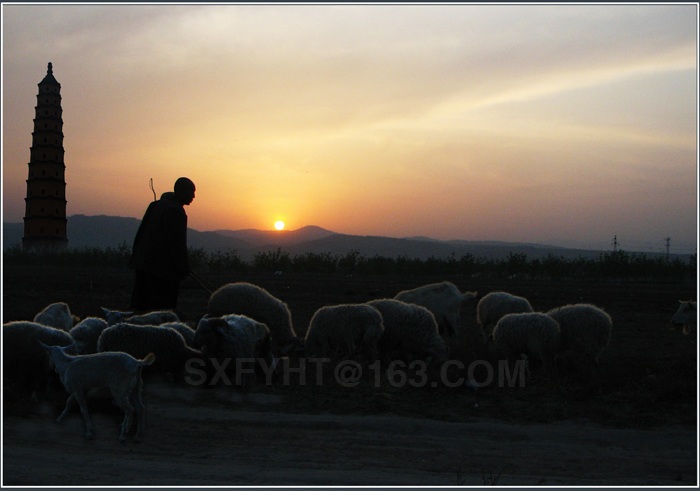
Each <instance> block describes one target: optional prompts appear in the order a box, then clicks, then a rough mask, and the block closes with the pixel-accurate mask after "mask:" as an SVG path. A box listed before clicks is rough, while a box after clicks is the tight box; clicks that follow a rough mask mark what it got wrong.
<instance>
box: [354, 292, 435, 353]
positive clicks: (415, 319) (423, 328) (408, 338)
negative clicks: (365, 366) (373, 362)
mask: <svg viewBox="0 0 700 491" xmlns="http://www.w3.org/2000/svg"><path fill="white" fill-rule="evenodd" d="M367 304H368V305H371V306H372V307H374V308H376V309H377V310H379V312H380V313H381V314H382V319H383V323H384V334H383V335H382V337H381V340H380V343H379V346H380V351H381V353H382V355H383V356H384V357H386V358H389V359H396V358H401V359H403V360H404V361H412V360H416V359H418V360H425V359H426V358H428V357H432V358H434V359H435V360H436V362H437V363H442V362H445V361H447V345H446V343H445V340H444V339H443V338H442V336H440V333H439V332H438V325H437V321H436V320H435V316H434V315H433V314H432V312H430V311H429V310H428V309H426V308H425V307H421V306H420V305H415V304H409V303H405V302H402V301H400V300H396V299H391V298H384V299H379V300H372V301H370V302H367Z"/></svg>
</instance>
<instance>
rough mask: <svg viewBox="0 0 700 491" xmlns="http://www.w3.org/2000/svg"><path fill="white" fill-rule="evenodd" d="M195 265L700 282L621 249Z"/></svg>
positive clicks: (113, 261) (117, 263) (203, 265)
mask: <svg viewBox="0 0 700 491" xmlns="http://www.w3.org/2000/svg"><path fill="white" fill-rule="evenodd" d="M130 255H131V247H130V246H128V245H127V244H126V243H122V244H121V245H119V246H118V247H116V248H110V247H107V248H81V249H71V248H68V249H64V250H60V251H51V252H49V251H31V250H30V251H25V250H23V249H22V248H21V247H20V246H16V247H13V248H8V249H6V250H5V251H4V253H3V257H4V261H6V262H12V263H13V264H20V265H21V264H34V265H41V264H45V265H47V266H48V265H55V264H65V265H80V266H108V267H127V265H128V261H129V257H130ZM189 258H190V266H191V268H192V269H193V270H196V271H216V272H270V273H276V274H285V273H324V274H338V275H345V276H347V275H357V276H363V275H367V276H370V275H399V276H400V275H445V276H453V275H464V276H467V277H480V276H483V277H494V278H523V279H579V280H583V279H591V280H604V279H611V280H631V281H632V280H633V281H660V280H661V281H673V282H675V281H696V279H697V254H693V255H691V256H688V257H682V256H673V257H667V256H662V255H661V256H660V255H655V256H647V255H646V254H644V253H634V252H627V251H624V250H616V251H610V252H601V253H600V254H599V255H598V257H594V258H585V257H582V256H579V257H576V258H574V259H571V258H565V257H563V256H558V255H556V254H553V253H550V254H548V255H547V256H545V257H542V258H528V257H527V254H525V253H509V254H508V255H507V256H506V257H504V258H500V259H494V258H486V257H482V256H474V255H473V254H470V253H466V254H464V255H462V256H461V257H457V256H456V255H452V256H450V257H446V258H437V257H430V258H426V259H418V258H410V257H404V256H398V257H384V256H378V255H375V256H372V257H368V256H365V255H363V254H361V252H360V251H357V250H353V251H351V252H348V253H346V254H331V253H314V252H307V253H303V254H296V255H291V254H290V253H288V252H286V251H284V250H282V249H281V248H277V249H274V250H267V251H262V252H258V253H257V254H255V256H254V257H253V259H252V260H251V261H246V260H243V259H242V258H241V256H240V255H239V254H238V253H237V251H236V250H235V249H229V250H224V251H215V252H207V251H205V250H204V249H201V248H190V249H189Z"/></svg>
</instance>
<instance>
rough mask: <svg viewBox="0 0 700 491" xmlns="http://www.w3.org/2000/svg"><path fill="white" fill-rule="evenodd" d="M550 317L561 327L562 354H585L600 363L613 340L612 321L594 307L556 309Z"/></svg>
mask: <svg viewBox="0 0 700 491" xmlns="http://www.w3.org/2000/svg"><path fill="white" fill-rule="evenodd" d="M548 314H549V315H550V316H551V317H552V318H553V319H554V320H556V321H557V322H558V323H559V326H560V327H561V338H562V339H561V351H562V352H564V353H565V352H570V353H574V354H576V355H583V356H586V357H588V358H590V359H591V360H592V361H593V362H595V363H597V362H598V360H599V359H600V355H601V353H602V352H603V350H604V349H605V347H606V346H607V345H608V342H609V341H610V333H611V332H612V327H613V322H612V318H611V317H610V316H609V315H608V314H607V312H605V311H604V310H603V309H601V308H600V307H597V306H595V305H591V304H570V305H564V306H562V307H557V308H554V309H552V310H550V311H549V312H548Z"/></svg>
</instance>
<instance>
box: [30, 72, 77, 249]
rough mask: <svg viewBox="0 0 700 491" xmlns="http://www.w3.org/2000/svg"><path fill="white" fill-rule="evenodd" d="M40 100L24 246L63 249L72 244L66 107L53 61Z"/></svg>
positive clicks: (35, 130) (35, 119) (31, 165)
mask: <svg viewBox="0 0 700 491" xmlns="http://www.w3.org/2000/svg"><path fill="white" fill-rule="evenodd" d="M36 101H37V102H36V108H35V117H34V131H33V132H32V146H31V148H30V154H29V164H28V166H29V176H28V178H27V197H26V198H25V200H24V201H25V214H24V236H23V237H22V247H23V248H24V249H35V248H41V249H61V248H65V247H66V246H67V245H68V236H67V232H66V229H67V223H68V220H67V218H66V178H65V174H66V165H65V163H64V161H63V156H64V153H65V152H64V149H63V119H62V115H63V110H62V109H61V84H60V83H58V81H57V80H56V78H55V77H54V76H53V64H52V63H50V62H49V64H48V67H47V70H46V76H45V77H44V79H43V80H42V81H41V82H39V93H38V94H37V96H36Z"/></svg>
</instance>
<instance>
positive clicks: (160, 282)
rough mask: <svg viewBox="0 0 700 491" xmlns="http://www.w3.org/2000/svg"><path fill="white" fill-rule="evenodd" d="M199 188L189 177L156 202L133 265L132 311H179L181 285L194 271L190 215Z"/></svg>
mask: <svg viewBox="0 0 700 491" xmlns="http://www.w3.org/2000/svg"><path fill="white" fill-rule="evenodd" d="M194 192H195V186H194V183H193V182H192V181H190V180H189V179H188V178H186V177H181V178H179V179H178V180H177V181H175V187H174V190H173V192H170V193H163V195H162V196H161V197H160V199H159V200H158V201H153V202H152V203H151V204H150V205H148V208H147V209H146V213H145V214H144V215H143V220H142V221H141V225H140V226H139V229H138V231H137V232H136V237H135V238H134V246H133V249H132V254H131V258H130V260H129V266H130V267H131V268H133V269H135V270H136V277H135V280H134V290H133V293H132V295H131V306H130V308H131V309H132V310H135V311H140V312H143V311H151V310H159V309H172V310H175V309H176V308H177V300H178V294H179V292H180V282H181V281H182V280H183V279H185V278H186V277H187V275H188V274H189V272H190V268H189V261H188V258H187V214H186V213H185V209H184V206H185V205H189V204H190V203H192V200H193V199H194Z"/></svg>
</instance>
